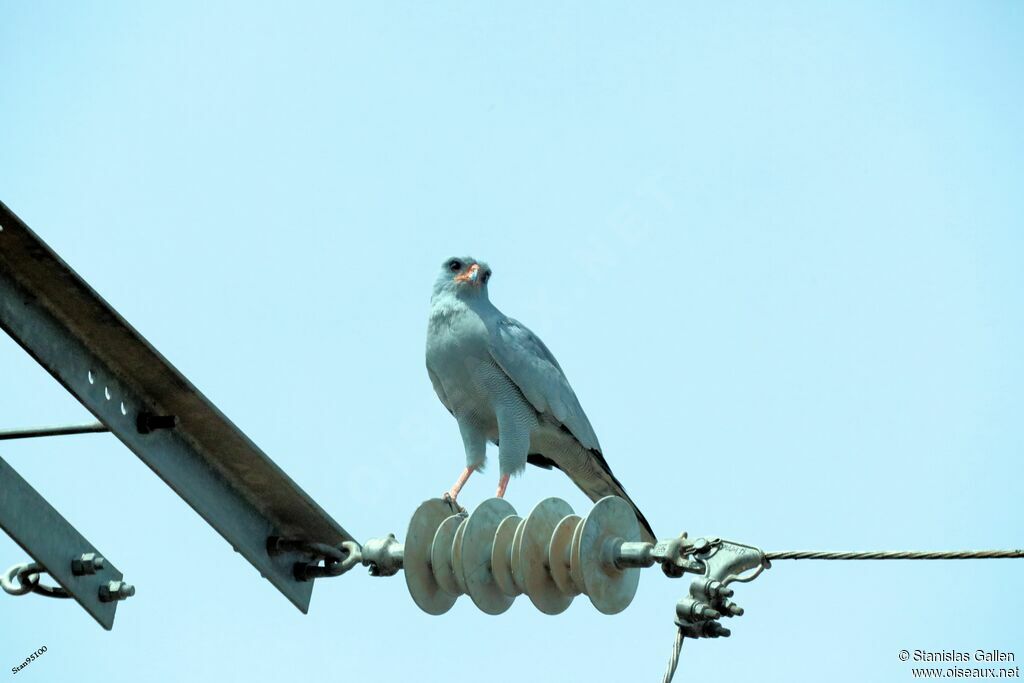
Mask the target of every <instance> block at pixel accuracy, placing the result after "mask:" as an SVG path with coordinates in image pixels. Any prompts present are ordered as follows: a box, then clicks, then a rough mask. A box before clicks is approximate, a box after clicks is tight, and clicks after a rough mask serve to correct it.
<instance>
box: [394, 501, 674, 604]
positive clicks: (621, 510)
mask: <svg viewBox="0 0 1024 683" xmlns="http://www.w3.org/2000/svg"><path fill="white" fill-rule="evenodd" d="M653 548H654V546H653V544H650V543H643V542H640V526H639V524H638V522H637V520H636V515H635V514H634V512H633V510H632V508H631V507H630V506H629V504H628V503H626V502H625V501H624V500H622V499H621V498H617V497H614V496H609V497H607V498H602V499H601V500H599V501H598V502H597V503H596V504H595V506H594V509H593V510H591V512H590V514H589V515H587V516H586V517H583V518H581V517H580V516H579V515H576V514H574V513H573V511H572V508H571V507H569V504H568V503H566V502H565V501H563V500H560V499H558V498H547V499H545V500H543V501H541V502H540V503H538V504H537V506H536V507H535V508H534V509H533V510H532V511H531V512H530V514H529V515H527V516H526V517H525V518H520V517H519V516H518V515H516V511H515V509H514V508H513V507H512V506H511V505H510V504H509V503H508V502H507V501H505V500H503V499H500V498H491V499H489V500H486V501H484V502H483V503H481V504H480V506H479V507H477V508H476V509H475V510H474V511H473V513H472V514H466V513H465V512H459V513H455V512H453V510H452V507H451V506H450V504H449V503H447V502H445V501H443V500H441V499H437V498H435V499H431V500H428V501H426V502H424V503H423V504H422V505H420V506H419V508H417V509H416V512H415V513H414V514H413V517H412V520H411V521H410V523H409V532H408V534H407V536H406V541H405V546H404V548H403V550H402V564H403V565H404V569H405V579H406V583H407V585H408V587H409V593H410V594H411V595H412V598H413V600H414V601H415V602H416V604H417V605H419V607H420V608H421V609H422V610H423V611H425V612H428V613H429V614H443V613H444V612H447V611H448V610H449V609H451V607H452V605H453V604H455V600H456V599H457V598H458V597H459V596H460V595H469V596H470V598H471V599H472V600H473V603H474V604H475V605H476V606H477V607H479V608H480V609H481V610H483V611H484V612H487V613H488V614H501V613H502V612H504V611H505V610H507V609H508V608H509V607H510V606H511V605H512V602H513V600H515V598H516V596H518V595H520V594H523V593H525V594H526V595H527V597H529V598H530V601H531V602H533V604H534V605H536V607H537V609H539V610H540V611H542V612H544V613H546V614H558V613H560V612H563V611H565V609H566V608H568V607H569V604H570V603H572V600H573V598H574V597H576V596H577V595H579V594H583V595H586V596H587V597H589V598H590V601H591V602H592V603H593V604H594V606H595V607H596V608H597V609H598V610H600V611H601V612H604V613H605V614H616V613H618V612H621V611H622V610H624V609H625V608H626V607H627V606H628V605H629V603H630V602H631V601H632V600H633V596H634V595H635V594H636V588H637V583H638V582H639V578H640V569H639V568H640V567H646V566H651V565H652V564H654V561H655V560H654V558H653V557H652V550H653Z"/></svg>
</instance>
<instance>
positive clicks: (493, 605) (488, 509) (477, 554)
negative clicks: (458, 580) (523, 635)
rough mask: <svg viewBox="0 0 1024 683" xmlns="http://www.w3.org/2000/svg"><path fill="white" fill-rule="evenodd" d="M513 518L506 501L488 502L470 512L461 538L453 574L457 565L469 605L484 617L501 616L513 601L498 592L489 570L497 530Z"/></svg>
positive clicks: (512, 598) (500, 591)
mask: <svg viewBox="0 0 1024 683" xmlns="http://www.w3.org/2000/svg"><path fill="white" fill-rule="evenodd" d="M515 514H516V511H515V508H513V507H512V505H511V504H509V503H508V502H507V501H506V500H504V499H502V498H490V499H488V500H485V501H484V502H483V503H481V504H480V506H479V507H478V508H477V509H475V510H473V514H471V515H470V516H469V520H467V522H466V525H465V527H464V532H463V534H462V547H461V553H460V556H461V563H459V562H456V563H455V565H456V572H458V569H459V566H460V564H461V568H462V575H463V576H464V577H465V584H466V592H467V593H469V597H470V598H472V600H473V603H474V604H475V605H476V606H477V607H479V608H480V609H481V610H483V611H484V612H486V613H487V614H501V613H502V612H504V611H505V610H507V609H508V608H509V607H510V606H511V605H512V601H513V600H515V598H514V597H513V596H510V595H506V594H505V593H504V592H503V591H502V590H501V588H500V587H499V586H498V584H497V582H496V581H495V578H494V574H493V572H492V570H491V554H492V552H493V550H494V546H495V536H496V535H497V532H498V527H499V526H500V525H501V522H502V521H503V520H504V519H506V518H509V517H515ZM515 519H516V520H518V519H519V518H518V517H515Z"/></svg>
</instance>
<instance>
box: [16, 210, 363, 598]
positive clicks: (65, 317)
mask: <svg viewBox="0 0 1024 683" xmlns="http://www.w3.org/2000/svg"><path fill="white" fill-rule="evenodd" d="M0 327H2V328H3V329H4V330H5V331H6V332H7V333H8V334H9V335H10V336H11V337H12V338H13V339H14V340H15V341H16V342H18V344H20V345H21V347H22V348H23V349H24V350H25V351H26V352H27V353H28V354H29V355H30V356H32V357H33V358H34V359H35V360H36V361H37V362H38V363H39V364H40V365H42V366H43V367H44V368H45V369H46V370H47V371H48V372H49V373H50V374H51V375H53V377H54V378H55V379H56V380H57V381H58V382H60V383H61V384H62V385H63V386H64V388H65V389H67V390H68V391H69V392H70V393H71V394H72V395H74V396H75V398H77V399H78V400H79V401H80V402H81V403H82V405H84V406H85V407H86V408H87V409H88V410H89V411H90V412H91V413H92V414H93V415H95V416H96V418H97V419H98V420H100V421H101V422H102V423H103V424H104V425H106V426H107V427H108V428H109V429H110V431H111V432H112V433H113V434H114V435H115V436H116V437H117V438H118V439H120V440H121V441H122V442H123V443H124V444H125V445H126V446H127V447H128V448H129V449H130V450H131V451H132V452H134V453H135V454H136V455H137V456H138V457H139V459H141V460H142V461H143V462H145V463H146V465H148V466H149V467H150V468H151V469H152V470H153V471H154V472H155V473H156V474H157V475H158V476H159V477H160V478H161V479H163V480H164V482H165V483H166V484H167V485H168V486H170V487H171V489H173V490H174V492H175V493H177V494H178V495H179V496H181V497H182V498H183V499H184V500H185V501H186V502H187V503H188V504H189V505H190V506H192V508H193V509H194V510H195V511H196V512H198V513H199V515H200V516H201V517H202V518H203V519H205V520H206V521H207V522H208V523H209V524H210V526H212V527H213V528H214V529H216V530H217V531H218V532H219V533H220V534H221V535H222V536H223V537H224V538H225V539H226V540H227V541H228V543H230V544H231V545H232V547H233V548H234V549H235V550H236V551H237V552H238V553H240V554H241V555H242V556H243V557H244V558H245V559H246V560H248V561H249V563H251V564H252V565H253V566H254V567H255V568H256V569H257V570H258V571H259V573H260V574H261V575H262V576H263V577H265V578H266V579H267V580H268V581H270V582H271V583H272V584H273V585H274V586H275V587H276V588H277V589H278V590H279V591H281V593H283V594H284V595H285V596H286V597H287V598H288V599H289V600H290V601H291V602H292V603H293V604H294V605H295V606H296V607H298V608H299V609H300V610H302V611H303V612H305V611H307V609H308V607H309V600H310V596H311V593H312V590H313V582H312V581H303V580H299V579H298V578H296V576H295V575H294V572H293V567H294V565H295V564H296V563H298V562H302V561H305V560H308V559H309V558H308V555H306V554H304V553H301V552H295V551H287V552H284V553H281V554H278V555H273V556H272V555H271V554H270V553H268V552H267V539H268V537H271V536H282V537H288V538H306V539H314V540H315V541H316V542H318V543H324V544H328V545H330V546H338V545H339V544H341V543H343V542H347V541H352V540H353V539H352V537H351V536H350V535H349V534H348V533H347V532H346V531H345V530H344V529H343V528H342V527H341V526H340V525H339V524H338V523H337V522H336V521H334V519H332V518H331V516H330V515H328V514H327V513H326V512H324V510H323V509H322V508H321V507H320V506H319V505H317V503H316V502H315V501H314V500H313V499H312V498H310V497H309V495H307V494H306V492H305V491H303V490H302V489H301V488H299V486H298V485H297V484H296V483H295V482H294V481H292V480H291V478H289V477H288V475H287V474H285V473H284V472H283V471H282V470H281V468H279V467H278V466H277V465H276V464H275V463H274V462H273V461H272V460H271V459H270V458H269V457H267V455H266V454H265V453H263V451H261V450H260V449H259V448H258V447H257V446H256V445H255V444H254V443H253V442H252V441H251V440H250V439H249V438H248V437H247V436H246V435H245V434H244V433H243V432H242V431H241V430H240V429H238V427H236V426H235V425H234V424H232V423H231V421H230V420H228V419H227V417H225V416H224V414H223V413H221V412H220V411H219V410H218V409H217V408H216V406H214V405H213V404H212V403H211V402H210V401H209V400H208V399H207V398H206V397H205V396H203V395H202V394H201V393H200V392H199V390H198V389H196V388H195V386H193V385H192V383H191V382H189V381H188V379H186V378H185V377H184V376H183V375H182V374H181V373H180V372H179V371H178V370H177V369H175V368H174V366H172V365H171V364H170V363H169V362H168V361H167V359H165V358H164V357H163V356H162V355H160V353H159V352H158V351H157V350H156V349H154V348H153V346H152V345H150V344H149V342H147V341H146V340H145V339H144V338H143V337H142V335H141V334H139V333H138V332H137V331H136V330H135V329H134V328H133V327H132V326H131V325H129V324H128V323H127V321H125V319H124V318H122V317H121V316H120V315H119V314H118V313H117V311H115V310H114V309H113V308H112V307H111V306H110V305H109V304H108V303H107V302H106V301H104V300H103V299H102V298H101V297H100V296H99V295H98V294H97V293H96V292H95V291H93V289H92V288H91V287H90V286H89V285H88V284H87V283H86V282H85V281H84V280H83V279H82V278H81V277H79V276H78V275H77V274H76V273H75V272H74V271H73V270H72V269H71V268H70V267H68V265H67V264H66V263H64V261H63V260H61V258H60V257H59V256H57V254H55V253H54V252H53V250H52V249H50V248H49V247H48V246H47V245H46V244H45V243H44V242H43V241H42V240H40V239H39V237H38V236H36V234H35V233H34V232H32V230H30V229H29V228H28V226H26V225H25V224H24V223H23V222H22V221H21V220H20V219H19V218H18V217H17V216H15V215H14V214H13V213H12V212H11V211H10V209H8V208H7V206H5V205H4V204H2V203H0ZM51 569H52V568H51ZM94 616H95V615H94Z"/></svg>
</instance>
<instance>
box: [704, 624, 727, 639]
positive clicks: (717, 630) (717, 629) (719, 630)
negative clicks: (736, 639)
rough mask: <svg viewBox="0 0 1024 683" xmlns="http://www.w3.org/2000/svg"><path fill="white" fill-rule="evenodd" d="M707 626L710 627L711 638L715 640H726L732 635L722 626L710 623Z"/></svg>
mask: <svg viewBox="0 0 1024 683" xmlns="http://www.w3.org/2000/svg"><path fill="white" fill-rule="evenodd" d="M709 626H710V627H711V632H712V636H711V637H712V638H717V637H718V636H723V637H725V638H728V637H729V636H731V635H732V631H730V630H729V629H727V628H726V627H724V626H722V625H721V624H719V623H718V622H712V623H711V624H709Z"/></svg>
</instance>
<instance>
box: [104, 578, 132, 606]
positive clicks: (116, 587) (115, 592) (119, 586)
mask: <svg viewBox="0 0 1024 683" xmlns="http://www.w3.org/2000/svg"><path fill="white" fill-rule="evenodd" d="M133 595H135V586H133V585H131V584H130V583H125V582H124V581H109V582H107V585H105V586H100V602H116V601H118V600H127V599H128V598H130V597H132V596H133Z"/></svg>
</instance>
